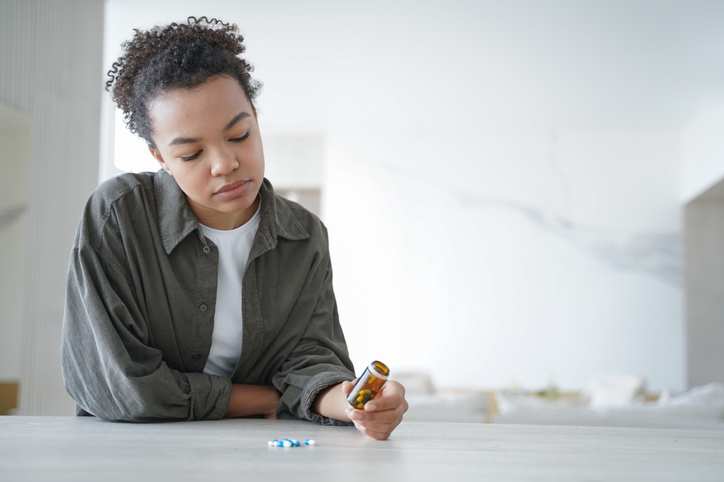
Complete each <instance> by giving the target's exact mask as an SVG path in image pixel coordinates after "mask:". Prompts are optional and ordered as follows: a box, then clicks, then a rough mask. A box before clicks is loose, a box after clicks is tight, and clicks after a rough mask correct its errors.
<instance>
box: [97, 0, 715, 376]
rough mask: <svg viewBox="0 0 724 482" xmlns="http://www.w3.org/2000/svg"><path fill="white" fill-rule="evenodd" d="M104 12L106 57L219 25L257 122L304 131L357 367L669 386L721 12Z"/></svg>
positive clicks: (380, 8) (194, 7) (602, 5)
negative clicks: (244, 71)
mask: <svg viewBox="0 0 724 482" xmlns="http://www.w3.org/2000/svg"><path fill="white" fill-rule="evenodd" d="M106 5H107V9H106V25H107V29H106V57H105V59H106V60H105V65H106V67H107V66H109V65H110V62H111V61H112V60H113V59H114V58H115V56H116V55H117V54H118V52H119V50H118V48H117V46H118V45H119V44H120V42H121V41H122V40H125V39H126V38H128V37H129V36H130V35H131V29H132V28H134V27H136V28H148V27H150V26H151V25H153V24H155V23H166V22H168V21H172V20H174V21H176V20H181V19H183V18H185V17H186V16H188V15H208V16H219V17H221V18H223V19H225V20H227V21H231V22H235V23H238V24H239V25H240V27H241V30H242V32H243V34H244V35H245V36H246V38H247V45H248V50H247V58H248V59H249V60H250V61H251V62H252V63H253V64H254V65H255V66H256V76H257V77H258V78H259V79H261V80H262V81H263V82H264V84H265V89H264V91H263V93H262V95H261V97H260V98H259V102H258V106H259V108H260V123H261V128H262V132H263V133H264V134H265V135H269V136H271V137H274V136H287V137H294V136H299V137H305V136H309V137H314V138H323V139H324V143H325V146H326V156H325V159H324V163H323V166H324V168H325V183H324V206H323V213H324V220H325V222H326V223H327V225H328V227H329V230H330V237H331V243H332V257H333V264H334V267H335V291H336V293H337V297H338V301H339V305H340V306H339V308H340V314H341V317H342V321H343V326H344V328H345V332H346V335H347V339H348V342H349V346H350V350H351V353H352V357H353V360H354V361H355V363H356V364H357V365H358V366H363V365H364V364H365V363H367V362H369V360H370V359H371V358H380V359H382V360H384V361H386V362H387V363H389V364H390V365H391V366H392V367H393V370H395V369H398V370H399V369H404V368H421V369H426V370H429V371H431V372H432V373H433V375H434V378H435V381H436V382H437V383H438V384H439V385H442V386H445V385H447V386H467V387H498V386H504V385H508V384H510V383H513V382H517V383H520V384H523V385H525V386H527V387H531V388H534V387H540V386H542V385H544V384H546V383H547V382H548V381H554V382H556V383H558V384H560V385H562V386H563V387H567V388H580V387H582V386H583V385H584V384H585V382H586V381H587V380H588V379H589V378H590V377H591V376H592V375H594V374H596V373H598V372H601V371H625V372H632V373H638V374H641V375H644V376H646V377H647V378H648V379H649V381H650V385H651V387H652V388H653V389H661V388H664V387H667V386H671V387H674V388H683V386H684V355H683V346H684V345H683V333H684V328H683V315H682V288H681V241H680V235H681V226H680V219H679V218H680V212H679V207H678V198H679V180H678V176H679V166H678V162H679V154H678V153H679V141H680V137H681V128H682V126H683V125H684V123H685V122H686V121H687V120H688V119H689V118H690V117H691V115H692V114H693V113H695V112H698V111H700V110H703V109H706V108H707V106H709V105H710V104H711V102H712V99H716V98H718V97H722V98H724V97H723V96H722V87H721V83H720V79H719V77H718V75H719V74H718V73H717V72H718V71H717V70H716V67H715V66H716V65H722V64H723V62H724V54H722V52H721V51H720V49H717V48H716V45H719V44H720V43H721V41H724V39H722V38H721V37H722V32H721V30H722V29H721V28H720V25H721V24H722V20H724V4H721V3H717V2H714V1H695V2H684V1H638V2H624V1H610V2H580V1H558V2H538V1H520V0H518V1H506V2H502V1H500V2H498V1H481V2H464V1H448V2H429V1H428V2H419V1H416V2H412V1H396V2H378V1H371V2H365V3H364V4H354V5H353V4H340V3H339V2H327V1H312V2H292V1H269V2H244V1H236V2H224V1H206V2H203V3H201V2H193V1H175V2H154V3H151V4H149V3H148V2H141V1H120V0H109V1H108V2H107V4H106ZM268 161H269V162H270V163H274V162H278V161H275V160H274V159H268ZM270 172H273V168H270ZM272 182H274V179H272Z"/></svg>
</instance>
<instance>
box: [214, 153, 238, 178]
mask: <svg viewBox="0 0 724 482" xmlns="http://www.w3.org/2000/svg"><path fill="white" fill-rule="evenodd" d="M237 167H239V161H237V160H236V156H234V153H233V152H231V151H229V150H227V149H219V150H218V152H217V153H216V155H215V156H214V160H213V165H212V166H211V174H212V175H214V176H224V175H226V174H229V173H231V172H232V171H233V170H234V169H236V168H237Z"/></svg>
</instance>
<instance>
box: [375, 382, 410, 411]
mask: <svg viewBox="0 0 724 482" xmlns="http://www.w3.org/2000/svg"><path fill="white" fill-rule="evenodd" d="M403 404H405V405H406V404H407V402H406V401H405V387H403V386H402V385H400V384H399V383H398V382H395V381H392V380H391V381H389V382H387V383H386V384H385V386H384V387H382V390H381V391H380V394H379V396H377V397H375V398H374V400H370V401H369V402H367V403H366V404H365V412H374V411H383V410H395V409H397V407H400V406H401V405H403ZM406 411H407V408H405V410H404V411H403V413H404V412H406Z"/></svg>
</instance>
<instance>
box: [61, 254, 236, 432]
mask: <svg viewBox="0 0 724 482" xmlns="http://www.w3.org/2000/svg"><path fill="white" fill-rule="evenodd" d="M147 323H148V322H147V320H144V319H143V317H142V316H141V315H140V311H139V309H138V307H137V304H136V302H135V299H134V294H133V289H132V288H131V284H130V282H129V280H128V279H127V277H126V275H125V274H124V271H123V269H122V267H121V266H119V265H118V263H117V262H116V263H114V262H112V261H110V260H103V259H102V258H101V257H99V255H98V253H96V251H95V250H94V249H93V248H92V247H91V246H89V245H87V244H84V243H82V242H81V243H77V244H76V246H75V247H74V249H73V250H72V252H71V258H70V265H69V270H68V281H67V292H66V304H65V313H64V319H63V330H62V342H61V343H62V344H61V364H62V371H63V378H64V382H65V388H66V391H67V392H68V394H69V395H70V396H71V397H72V398H73V399H74V400H75V401H76V403H77V404H78V406H79V408H81V409H83V410H85V411H86V412H88V413H90V414H92V415H95V416H97V417H99V418H102V419H105V420H111V421H128V422H150V421H161V420H203V419H219V418H222V417H223V415H224V413H225V412H226V409H227V408H228V405H229V400H230V396H231V381H230V380H228V379H225V378H223V377H218V376H215V375H207V374H204V373H182V372H180V371H178V370H174V369H171V368H170V367H169V366H167V364H166V363H165V362H164V361H163V356H162V353H161V351H160V350H158V349H156V348H153V347H151V346H147V345H146V344H144V343H143V341H142V340H143V338H144V336H145V335H147V333H148V325H147Z"/></svg>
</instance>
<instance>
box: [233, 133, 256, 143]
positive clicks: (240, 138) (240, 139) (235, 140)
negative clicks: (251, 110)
mask: <svg viewBox="0 0 724 482" xmlns="http://www.w3.org/2000/svg"><path fill="white" fill-rule="evenodd" d="M249 134H251V131H249V132H247V133H246V134H244V135H243V136H241V137H237V138H236V139H229V141H230V142H241V141H243V140H245V139H246V138H247V137H249Z"/></svg>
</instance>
